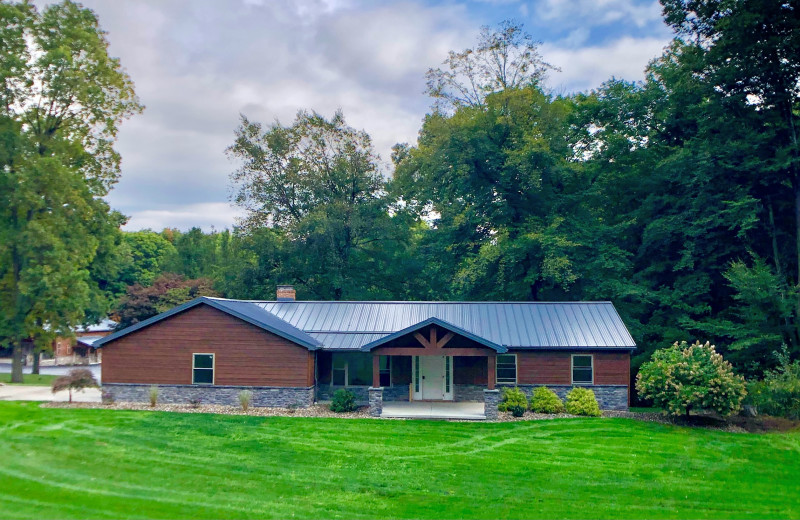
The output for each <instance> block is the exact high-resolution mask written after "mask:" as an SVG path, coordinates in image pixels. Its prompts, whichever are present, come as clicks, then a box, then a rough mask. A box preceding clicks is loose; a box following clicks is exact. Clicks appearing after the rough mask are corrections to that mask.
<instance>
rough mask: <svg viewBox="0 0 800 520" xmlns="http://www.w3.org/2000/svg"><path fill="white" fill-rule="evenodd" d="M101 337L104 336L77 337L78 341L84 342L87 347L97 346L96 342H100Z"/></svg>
mask: <svg viewBox="0 0 800 520" xmlns="http://www.w3.org/2000/svg"><path fill="white" fill-rule="evenodd" d="M101 339H103V336H81V337H79V338H77V340H76V341H77V342H78V343H82V344H84V345H86V346H87V347H95V348H97V346H96V345H95V343H96V342H98V341H99V340H101Z"/></svg>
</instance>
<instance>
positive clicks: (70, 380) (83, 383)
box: [52, 368, 100, 403]
mask: <svg viewBox="0 0 800 520" xmlns="http://www.w3.org/2000/svg"><path fill="white" fill-rule="evenodd" d="M85 388H100V385H99V384H98V383H97V379H95V378H94V375H93V374H92V371H91V370H89V369H86V368H75V369H73V370H70V371H69V373H67V375H65V376H61V377H58V378H56V379H55V380H54V381H53V384H52V391H53V393H56V392H60V391H61V390H69V402H70V403H71V402H72V391H73V390H77V391H79V392H82V391H83V390H84V389H85Z"/></svg>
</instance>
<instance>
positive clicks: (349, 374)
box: [331, 352, 372, 386]
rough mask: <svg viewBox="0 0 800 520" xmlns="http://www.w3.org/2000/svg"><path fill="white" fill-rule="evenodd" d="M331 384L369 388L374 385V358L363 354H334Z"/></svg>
mask: <svg viewBox="0 0 800 520" xmlns="http://www.w3.org/2000/svg"><path fill="white" fill-rule="evenodd" d="M331 357H332V360H331V384H332V385H334V386H369V385H371V384H372V356H371V355H370V354H367V353H362V352H358V353H356V352H334V353H333V355H332V356H331Z"/></svg>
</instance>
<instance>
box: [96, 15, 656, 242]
mask: <svg viewBox="0 0 800 520" xmlns="http://www.w3.org/2000/svg"><path fill="white" fill-rule="evenodd" d="M82 3H83V4H84V5H85V6H87V7H90V8H91V9H93V10H94V11H95V12H96V13H97V14H98V16H99V19H100V24H101V26H102V27H103V29H105V30H106V31H107V32H108V35H107V38H108V40H109V42H110V45H109V52H110V54H111V55H113V56H117V57H119V58H120V60H121V62H122V65H123V67H124V68H125V69H126V71H127V72H128V74H130V76H131V78H132V79H133V81H134V83H135V88H136V92H137V94H138V95H139V97H140V99H141V101H142V103H143V104H144V105H145V106H146V108H145V111H144V113H142V114H140V115H136V116H134V117H133V118H131V119H130V120H128V121H125V122H124V123H123V125H122V129H121V131H120V135H119V141H118V144H117V149H118V150H119V151H120V153H121V154H122V177H121V179H120V182H119V183H118V184H117V185H116V187H115V189H114V190H113V191H112V192H111V194H110V195H109V196H108V197H107V199H108V201H109V202H110V204H111V205H112V207H113V208H115V209H117V210H119V211H121V212H122V213H124V214H125V215H128V216H129V217H130V219H129V221H128V223H127V224H126V226H125V228H124V229H126V230H139V229H145V228H150V229H154V230H161V229H163V228H165V227H170V228H178V229H183V230H186V229H189V228H191V227H193V226H198V227H201V228H203V229H204V230H206V231H208V230H210V229H212V228H215V229H217V230H220V229H223V228H231V227H232V226H233V225H234V223H235V220H236V218H237V216H240V215H241V212H240V210H239V209H237V208H235V207H233V206H232V205H231V204H230V202H229V198H230V194H231V185H230V181H229V175H230V173H231V172H232V171H233V170H234V169H235V168H236V165H235V163H233V162H232V161H231V160H230V159H229V158H228V157H227V156H226V155H225V148H226V147H228V146H229V145H230V144H232V142H233V139H234V130H235V129H236V127H237V125H238V122H239V117H240V114H243V115H246V116H247V117H248V118H249V119H250V120H254V121H260V122H262V123H265V124H269V123H272V122H275V121H280V122H281V123H283V124H290V123H291V122H292V120H293V118H294V116H295V114H296V113H297V111H298V110H301V109H308V110H316V111H318V112H320V113H322V114H323V115H326V116H331V115H333V113H334V112H335V111H336V110H337V109H341V110H342V111H343V112H344V115H345V117H346V120H347V122H348V123H349V124H350V125H351V126H353V127H355V128H358V129H363V130H366V131H367V132H368V133H369V134H370V135H371V136H372V138H373V142H374V144H375V147H376V149H377V151H378V153H379V154H380V155H381V157H382V159H383V160H384V161H385V162H386V163H387V164H388V162H389V156H390V151H391V147H392V146H393V145H394V144H395V143H398V142H408V143H414V142H415V141H416V136H417V132H418V131H419V128H420V126H421V123H422V118H423V116H424V115H425V113H426V112H427V111H428V110H429V107H430V104H431V102H430V99H429V98H427V97H426V96H425V94H424V93H423V91H424V88H425V79H424V75H425V71H426V70H427V69H428V68H430V67H435V66H438V65H439V64H441V62H442V61H443V60H444V59H445V57H446V56H447V52H448V51H449V50H462V49H465V48H468V47H472V46H473V45H474V44H475V42H476V38H477V34H478V31H479V30H480V27H481V26H483V25H489V26H494V25H496V24H498V23H499V22H501V21H503V20H506V19H514V20H516V21H518V22H521V23H523V24H524V28H525V30H526V31H527V32H528V33H530V34H531V35H532V36H533V37H534V38H535V39H537V40H539V41H541V42H542V45H541V49H540V50H541V53H542V55H543V57H544V59H545V60H546V61H547V62H549V63H551V64H553V65H555V66H557V67H559V68H560V69H561V71H560V72H551V73H550V75H549V77H548V80H547V87H548V88H549V89H551V90H552V91H553V92H556V93H569V92H576V91H583V90H589V89H592V88H596V87H598V86H600V84H601V83H602V82H603V81H606V80H608V79H609V78H611V77H617V78H623V79H627V80H641V79H642V78H643V71H644V68H645V66H646V65H647V63H648V62H649V61H650V60H651V59H653V58H654V57H656V56H658V55H659V54H660V53H661V51H662V49H663V48H664V46H665V45H666V44H667V43H668V42H669V40H670V37H671V33H670V31H669V29H668V28H667V27H666V26H665V25H664V24H663V22H662V18H661V9H660V6H659V4H658V2H657V1H650V0H641V1H637V0H536V1H523V0H481V1H478V0H475V1H467V2H456V1H434V0H431V1H422V0H417V1H388V0H387V1H378V0H372V1H366V0H225V1H222V0H136V1H133V0H126V1H119V0H83V2H82Z"/></svg>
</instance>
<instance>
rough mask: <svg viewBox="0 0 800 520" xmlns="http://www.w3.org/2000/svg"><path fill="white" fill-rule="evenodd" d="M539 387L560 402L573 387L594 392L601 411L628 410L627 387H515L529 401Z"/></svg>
mask: <svg viewBox="0 0 800 520" xmlns="http://www.w3.org/2000/svg"><path fill="white" fill-rule="evenodd" d="M504 386H510V385H504ZM539 386H546V387H547V388H549V389H550V390H552V391H553V392H555V393H556V395H558V397H559V398H560V399H561V400H562V401H564V400H565V399H566V398H567V392H569V391H570V390H572V389H573V388H574V387H575V386H580V387H582V388H588V389H589V390H591V391H593V392H594V396H595V397H596V398H597V404H598V405H600V409H601V410H627V409H628V387H627V385H575V386H573V385H517V388H519V389H520V390H522V391H523V392H525V395H527V396H528V399H530V398H531V395H532V394H533V390H534V389H535V388H537V387H539Z"/></svg>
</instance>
